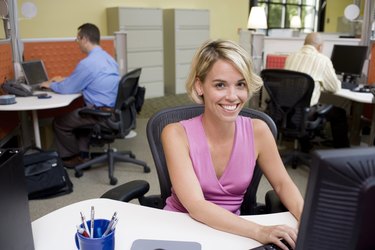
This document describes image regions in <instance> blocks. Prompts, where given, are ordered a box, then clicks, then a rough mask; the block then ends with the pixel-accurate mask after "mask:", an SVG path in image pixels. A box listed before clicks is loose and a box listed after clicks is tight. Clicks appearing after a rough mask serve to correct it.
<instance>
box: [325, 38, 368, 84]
mask: <svg viewBox="0 0 375 250" xmlns="http://www.w3.org/2000/svg"><path fill="white" fill-rule="evenodd" d="M366 56H367V46H356V45H337V44H335V45H334V46H333V50H332V55H331V61H332V64H333V68H334V69H335V71H336V74H344V75H346V76H352V77H356V76H361V74H362V68H363V64H364V62H365V60H366Z"/></svg>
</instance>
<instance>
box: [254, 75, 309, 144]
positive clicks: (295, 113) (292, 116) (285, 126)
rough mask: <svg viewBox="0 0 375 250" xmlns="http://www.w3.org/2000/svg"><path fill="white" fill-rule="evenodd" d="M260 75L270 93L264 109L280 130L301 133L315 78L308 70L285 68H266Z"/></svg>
mask: <svg viewBox="0 0 375 250" xmlns="http://www.w3.org/2000/svg"><path fill="white" fill-rule="evenodd" d="M261 77H262V79H263V82H264V87H265V89H266V91H267V92H268V94H269V97H270V100H269V101H268V105H267V111H266V113H267V114H269V115H270V116H271V117H272V119H273V120H274V121H275V123H276V125H277V128H278V130H279V132H280V133H283V134H288V135H290V136H294V137H298V136H303V134H304V133H306V132H305V129H306V120H307V113H308V112H307V111H308V110H309V108H310V101H311V96H312V93H313V90H314V86H315V82H314V79H313V78H312V77H311V76H310V75H308V74H305V73H302V72H297V71H292V70H285V69H265V70H262V72H261Z"/></svg>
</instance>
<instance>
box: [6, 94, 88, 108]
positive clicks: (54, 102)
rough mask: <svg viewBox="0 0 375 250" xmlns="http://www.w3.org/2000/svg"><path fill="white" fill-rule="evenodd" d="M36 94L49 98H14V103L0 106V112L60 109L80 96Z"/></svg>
mask: <svg viewBox="0 0 375 250" xmlns="http://www.w3.org/2000/svg"><path fill="white" fill-rule="evenodd" d="M37 93H48V95H50V96H51V98H48V99H39V98H38V97H36V96H28V97H16V103H15V104H10V105H0V110H1V111H26V110H41V109H52V108H61V107H65V106H68V105H69V104H70V103H71V102H72V101H74V100H75V99H76V98H78V97H79V96H81V94H69V95H62V94H57V93H54V92H52V91H51V92H43V91H36V92H35V94H37Z"/></svg>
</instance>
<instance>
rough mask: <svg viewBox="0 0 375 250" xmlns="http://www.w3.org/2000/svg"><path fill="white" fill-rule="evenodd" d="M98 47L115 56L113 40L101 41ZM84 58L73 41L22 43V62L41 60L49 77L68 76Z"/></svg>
mask: <svg viewBox="0 0 375 250" xmlns="http://www.w3.org/2000/svg"><path fill="white" fill-rule="evenodd" d="M100 45H101V47H102V48H103V49H104V50H105V51H107V52H108V53H109V54H110V55H112V56H113V57H114V56H115V48H114V41H113V40H102V41H101V43H100ZM85 56H86V55H85V54H84V53H82V52H81V51H80V49H79V47H78V44H77V43H76V42H75V41H74V40H71V41H67V40H61V41H60V40H55V41H51V40H48V41H43V40H40V41H38V40H35V41H26V42H24V52H23V58H24V61H29V60H35V59H41V60H43V62H44V64H45V66H46V70H47V72H48V76H49V77H53V76H68V75H70V74H71V73H72V72H73V70H74V68H75V67H76V65H77V64H78V62H79V61H80V60H82V59H83V58H84V57H85Z"/></svg>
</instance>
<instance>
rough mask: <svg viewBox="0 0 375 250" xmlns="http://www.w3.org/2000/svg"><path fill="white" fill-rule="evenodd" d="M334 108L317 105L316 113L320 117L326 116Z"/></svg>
mask: <svg viewBox="0 0 375 250" xmlns="http://www.w3.org/2000/svg"><path fill="white" fill-rule="evenodd" d="M332 107H333V105H332V104H320V103H319V104H317V105H316V113H317V114H318V115H325V114H327V112H328V111H329V110H330V109H331V108H332Z"/></svg>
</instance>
